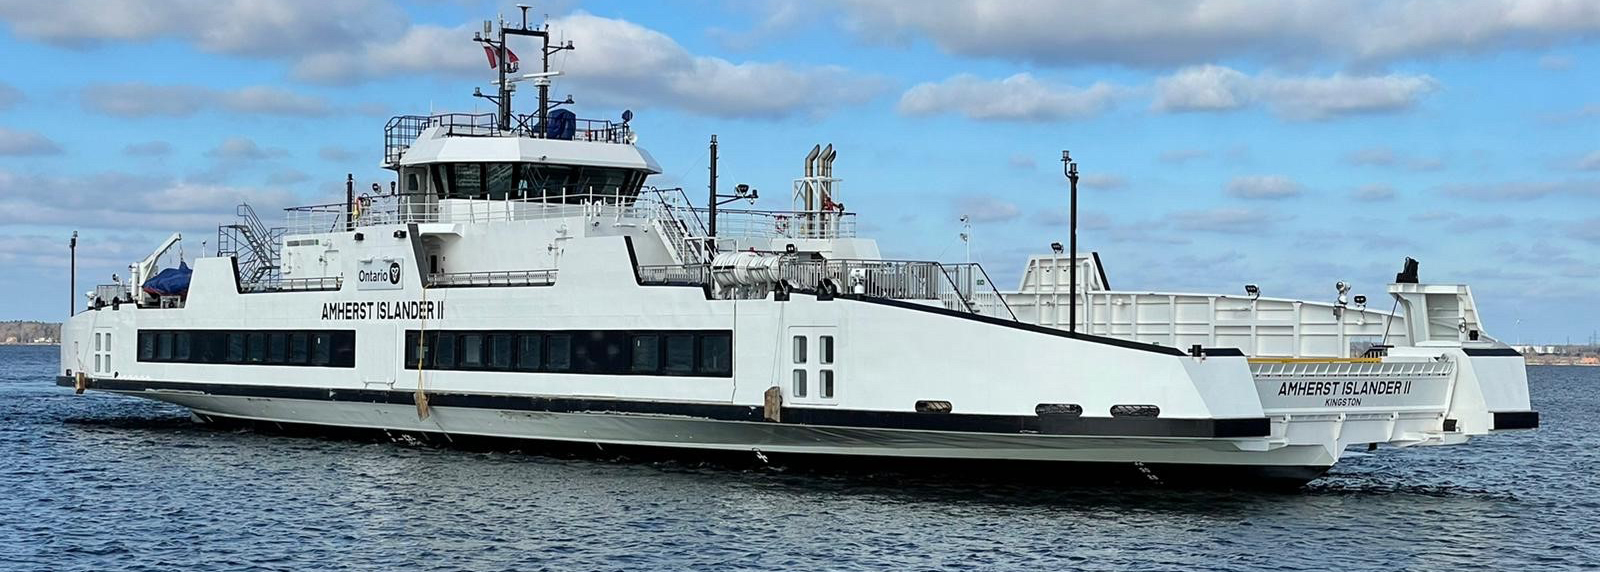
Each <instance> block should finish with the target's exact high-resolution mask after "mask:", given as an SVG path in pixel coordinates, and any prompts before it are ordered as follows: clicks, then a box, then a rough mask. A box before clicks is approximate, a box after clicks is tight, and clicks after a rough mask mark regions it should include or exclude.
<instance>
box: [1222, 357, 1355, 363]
mask: <svg viewBox="0 0 1600 572" xmlns="http://www.w3.org/2000/svg"><path fill="white" fill-rule="evenodd" d="M1250 363H1383V358H1366V357H1353V358H1250Z"/></svg>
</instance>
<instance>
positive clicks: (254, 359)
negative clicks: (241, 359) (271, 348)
mask: <svg viewBox="0 0 1600 572" xmlns="http://www.w3.org/2000/svg"><path fill="white" fill-rule="evenodd" d="M245 351H246V355H245V360H246V361H248V362H250V363H262V362H265V361H267V335H266V334H263V333H260V332H255V333H251V334H250V335H249V336H248V337H247V338H246V339H245Z"/></svg>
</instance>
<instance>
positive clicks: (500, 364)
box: [489, 334, 516, 370]
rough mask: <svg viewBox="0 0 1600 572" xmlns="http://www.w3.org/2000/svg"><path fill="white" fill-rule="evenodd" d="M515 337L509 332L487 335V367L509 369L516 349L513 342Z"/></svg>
mask: <svg viewBox="0 0 1600 572" xmlns="http://www.w3.org/2000/svg"><path fill="white" fill-rule="evenodd" d="M515 341H516V338H513V337H511V334H494V335H491V336H489V367H490V368H493V369H500V370H506V369H511V359H512V358H513V357H515V356H514V355H513V354H514V350H515V349H516V347H515V344H514V343H513V342H515Z"/></svg>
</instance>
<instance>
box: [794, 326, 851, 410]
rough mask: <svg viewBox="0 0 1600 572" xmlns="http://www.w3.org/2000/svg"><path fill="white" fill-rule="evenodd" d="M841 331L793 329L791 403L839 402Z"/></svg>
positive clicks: (821, 328)
mask: <svg viewBox="0 0 1600 572" xmlns="http://www.w3.org/2000/svg"><path fill="white" fill-rule="evenodd" d="M839 348H840V345H839V328H837V327H834V326H791V327H790V328H789V340H788V344H787V350H786V351H785V353H787V354H788V358H789V359H788V360H786V361H787V363H788V364H789V372H788V384H787V386H786V387H785V388H784V395H785V396H786V397H787V398H788V401H789V402H791V403H803V404H813V405H833V404H837V403H838V402H839V394H840V390H841V387H840V381H841V379H842V377H841V375H840V371H839V363H840V360H839V355H838V351H839Z"/></svg>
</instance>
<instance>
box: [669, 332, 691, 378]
mask: <svg viewBox="0 0 1600 572" xmlns="http://www.w3.org/2000/svg"><path fill="white" fill-rule="evenodd" d="M666 345H667V367H666V368H665V369H666V372H667V374H669V375H683V374H688V373H693V372H694V335H693V334H672V335H669V336H667V344H666Z"/></svg>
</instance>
